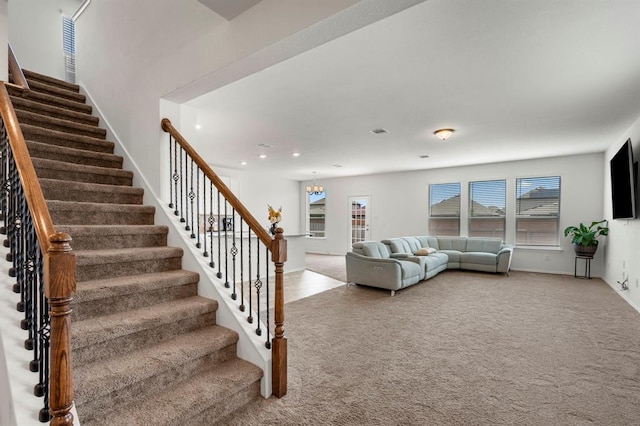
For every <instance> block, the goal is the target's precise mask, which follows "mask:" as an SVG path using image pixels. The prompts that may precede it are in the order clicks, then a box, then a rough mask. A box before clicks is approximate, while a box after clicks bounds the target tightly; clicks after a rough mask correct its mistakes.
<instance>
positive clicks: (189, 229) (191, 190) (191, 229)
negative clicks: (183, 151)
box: [184, 158, 196, 238]
mask: <svg viewBox="0 0 640 426" xmlns="http://www.w3.org/2000/svg"><path fill="white" fill-rule="evenodd" d="M189 170H190V171H191V174H190V179H189V183H190V186H189V201H190V203H191V216H188V217H187V226H186V227H185V228H184V229H185V230H187V231H191V238H195V237H196V234H195V233H194V226H193V215H194V213H195V212H194V210H195V208H194V206H193V202H194V200H195V198H196V193H195V192H194V191H193V158H192V159H191V167H190V169H189ZM189 218H190V219H191V228H189V222H188V220H189Z"/></svg>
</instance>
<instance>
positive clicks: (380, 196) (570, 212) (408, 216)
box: [299, 153, 603, 276]
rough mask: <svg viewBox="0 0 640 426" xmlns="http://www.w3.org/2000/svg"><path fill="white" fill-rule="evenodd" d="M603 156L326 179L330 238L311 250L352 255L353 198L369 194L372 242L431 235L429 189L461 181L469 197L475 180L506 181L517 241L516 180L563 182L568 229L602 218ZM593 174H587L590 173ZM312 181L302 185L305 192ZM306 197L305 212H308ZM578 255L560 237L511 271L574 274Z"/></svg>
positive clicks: (510, 230)
mask: <svg viewBox="0 0 640 426" xmlns="http://www.w3.org/2000/svg"><path fill="white" fill-rule="evenodd" d="M602 159H603V154H601V153H600V154H585V155H578V156H572V157H556V158H546V159H538V160H530V161H515V162H505V163H495V164H486V165H478V166H470V167H454V168H446V169H435V170H423V171H416V172H406V173H391V174H381V175H370V176H359V177H350V178H337V179H323V180H319V181H318V183H319V184H321V185H323V186H324V187H325V191H326V193H327V217H326V235H327V237H326V239H307V245H306V247H307V251H309V252H316V253H332V254H344V253H345V252H346V251H348V250H349V236H348V226H349V220H350V217H351V214H350V212H349V205H348V202H347V200H348V197H349V196H351V195H370V197H371V205H370V206H368V207H367V210H369V209H370V212H369V215H370V218H371V239H373V240H382V239H384V238H388V237H397V236H403V235H428V227H427V216H428V186H429V184H434V183H448V182H460V183H461V188H462V192H463V197H462V199H463V202H464V200H465V199H466V197H465V196H464V194H465V193H466V191H467V188H468V183H469V182H470V181H476V180H492V179H507V216H508V218H509V219H508V221H507V235H506V238H505V240H506V241H507V242H509V243H513V241H514V234H515V233H514V226H515V222H514V219H513V218H514V214H515V207H514V203H513V201H512V200H514V199H515V179H516V178H520V177H538V176H560V177H561V207H560V209H561V218H560V231H562V230H563V229H564V228H565V227H567V226H569V225H577V224H579V223H580V222H589V223H591V222H592V221H593V220H600V219H602V218H603V207H602V206H603V201H602V195H601V191H603V183H602V173H603V165H602V161H603V160H602ZM585 170H588V173H585ZM306 184H307V182H302V183H301V184H300V188H299V191H300V193H303V191H304V186H305V185H306ZM304 202H305V201H304V197H302V201H301V210H302V211H304ZM464 207H465V206H464V205H463V206H462V217H461V235H467V215H466V209H465V208H464ZM602 257H603V253H602V252H599V253H598V254H597V255H596V258H595V260H594V261H593V262H592V266H591V273H592V276H599V275H600V274H601V273H602V267H601V265H602ZM573 267H574V252H573V248H572V246H571V244H570V241H569V239H568V238H564V237H561V239H560V247H559V248H556V249H522V248H516V250H515V253H514V258H513V262H512V268H513V269H518V270H528V271H541V272H553V273H564V274H573Z"/></svg>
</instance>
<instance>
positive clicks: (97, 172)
mask: <svg viewBox="0 0 640 426" xmlns="http://www.w3.org/2000/svg"><path fill="white" fill-rule="evenodd" d="M32 161H33V166H34V168H35V169H36V174H37V175H38V177H39V178H41V179H57V180H66V181H75V182H83V183H98V184H106V185H123V186H131V182H132V180H133V172H131V171H129V170H122V169H114V168H110V167H99V166H88V165H84V164H76V163H67V162H64V161H58V160H49V159H45V158H33V159H32Z"/></svg>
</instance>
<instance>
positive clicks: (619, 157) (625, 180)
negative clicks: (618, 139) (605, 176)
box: [609, 139, 638, 219]
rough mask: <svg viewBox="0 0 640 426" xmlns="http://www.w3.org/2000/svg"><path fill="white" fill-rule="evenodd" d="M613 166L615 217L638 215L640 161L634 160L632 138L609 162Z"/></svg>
mask: <svg viewBox="0 0 640 426" xmlns="http://www.w3.org/2000/svg"><path fill="white" fill-rule="evenodd" d="M609 165H610V166H611V200H612V203H613V218H614V219H633V218H635V217H636V195H637V194H636V186H637V180H638V177H637V175H638V163H637V162H635V163H634V161H633V148H632V146H631V139H627V141H626V142H625V143H624V145H622V147H621V148H620V149H619V150H618V152H617V153H616V155H614V156H613V158H611V161H610V162H609Z"/></svg>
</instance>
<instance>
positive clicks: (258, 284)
mask: <svg viewBox="0 0 640 426" xmlns="http://www.w3.org/2000/svg"><path fill="white" fill-rule="evenodd" d="M254 286H255V288H256V313H257V314H258V316H257V321H256V325H257V328H256V334H257V335H258V336H261V335H262V329H261V328H260V289H261V288H262V280H260V240H259V239H258V238H256V281H255V283H254Z"/></svg>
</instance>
